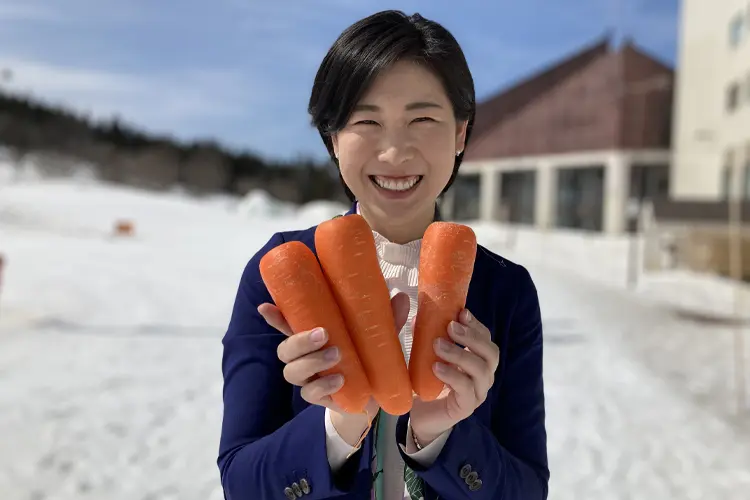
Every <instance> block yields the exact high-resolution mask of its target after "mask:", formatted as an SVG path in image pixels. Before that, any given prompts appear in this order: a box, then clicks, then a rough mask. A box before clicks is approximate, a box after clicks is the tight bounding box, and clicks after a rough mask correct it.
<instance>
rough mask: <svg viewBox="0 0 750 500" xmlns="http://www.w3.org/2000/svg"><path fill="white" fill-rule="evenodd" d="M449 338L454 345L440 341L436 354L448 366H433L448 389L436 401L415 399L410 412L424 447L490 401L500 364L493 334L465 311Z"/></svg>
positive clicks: (418, 437) (413, 429)
mask: <svg viewBox="0 0 750 500" xmlns="http://www.w3.org/2000/svg"><path fill="white" fill-rule="evenodd" d="M448 335H449V336H450V338H451V339H453V340H454V341H455V342H456V343H457V344H461V345H463V346H466V347H465V349H462V348H461V347H459V346H458V345H456V344H454V343H453V342H448V341H445V340H444V339H438V341H437V342H436V345H435V352H436V354H437V355H438V357H439V358H441V359H442V360H444V361H446V362H447V363H442V362H438V363H436V366H434V367H433V372H434V373H435V375H436V376H437V377H438V378H439V379H440V380H442V381H443V382H444V383H445V385H446V387H445V389H444V390H443V392H442V393H441V394H440V396H439V397H438V398H437V399H436V400H434V401H422V400H421V399H419V397H418V396H415V397H414V404H413V406H412V409H411V413H410V423H411V429H412V433H413V434H414V437H415V438H416V440H417V441H418V442H419V444H420V445H421V446H427V445H428V444H430V443H431V442H432V441H434V440H435V439H436V438H437V437H438V436H440V434H442V433H443V432H445V431H447V430H449V429H451V428H452V427H453V426H454V425H455V424H457V423H458V422H460V421H462V420H464V419H465V418H468V417H469V416H470V415H471V414H472V413H474V410H475V409H476V408H477V407H478V406H479V405H481V404H482V403H483V402H484V401H485V399H487V393H488V392H489V390H490V388H491V387H492V384H493V382H494V380H495V370H496V369H497V366H498V364H499V363H500V349H499V348H498V346H497V344H495V343H494V342H493V341H492V337H491V334H490V331H489V330H488V329H487V327H486V326H484V325H483V324H482V323H480V322H479V320H477V319H476V318H475V317H473V316H472V315H471V313H469V311H468V310H466V309H464V310H463V311H461V314H460V315H459V322H455V321H454V322H451V324H450V325H449V326H448Z"/></svg>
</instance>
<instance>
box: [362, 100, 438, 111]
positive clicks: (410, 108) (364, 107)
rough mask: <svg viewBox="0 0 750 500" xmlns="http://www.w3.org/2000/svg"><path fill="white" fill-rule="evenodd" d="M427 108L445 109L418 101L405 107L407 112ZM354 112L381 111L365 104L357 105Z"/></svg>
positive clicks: (435, 104)
mask: <svg viewBox="0 0 750 500" xmlns="http://www.w3.org/2000/svg"><path fill="white" fill-rule="evenodd" d="M426 108H438V109H442V108H443V107H442V106H441V105H440V104H438V103H436V102H432V101H416V102H411V103H409V104H407V105H406V106H405V109H406V110H407V111H413V110H415V109H426ZM354 111H355V112H356V111H374V112H377V111H380V107H379V106H376V105H374V104H365V103H363V104H357V105H356V106H354Z"/></svg>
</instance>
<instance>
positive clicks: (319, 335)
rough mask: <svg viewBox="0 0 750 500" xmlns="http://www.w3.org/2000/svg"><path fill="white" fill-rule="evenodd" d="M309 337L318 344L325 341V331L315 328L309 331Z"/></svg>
mask: <svg viewBox="0 0 750 500" xmlns="http://www.w3.org/2000/svg"><path fill="white" fill-rule="evenodd" d="M310 339H311V340H312V341H313V342H315V343H316V344H320V343H323V342H325V340H326V332H325V330H323V329H322V328H316V329H315V330H313V331H312V333H310Z"/></svg>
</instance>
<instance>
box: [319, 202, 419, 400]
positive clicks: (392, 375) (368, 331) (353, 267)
mask: <svg viewBox="0 0 750 500" xmlns="http://www.w3.org/2000/svg"><path fill="white" fill-rule="evenodd" d="M315 248H316V251H317V254H318V259H319V260H320V264H321V267H322V268H323V272H324V274H325V275H326V278H328V281H329V283H330V284H331V289H332V290H333V294H334V296H335V297H336V301H337V302H338V304H339V307H340V308H341V312H342V313H343V315H344V320H345V321H346V325H347V328H348V330H349V333H350V334H351V336H352V341H353V342H354V347H355V348H356V349H357V354H359V359H360V360H362V365H363V366H364V368H365V373H366V374H367V378H368V380H369V381H370V387H371V388H372V395H373V398H374V399H375V401H376V402H377V403H378V404H379V405H380V408H381V409H382V410H383V411H384V412H386V413H389V414H391V415H403V414H405V413H408V412H409V410H411V403H412V396H413V393H412V390H411V383H410V381H409V371H408V369H407V367H406V360H405V359H404V354H403V351H402V349H401V343H400V342H399V339H398V332H397V331H396V323H395V318H394V316H393V310H392V309H391V300H390V293H389V292H388V285H387V284H386V282H385V278H384V277H383V274H382V271H381V270H380V263H379V261H378V256H377V251H376V247H375V239H374V237H373V234H372V230H371V229H370V226H369V225H368V224H367V222H366V221H365V220H364V219H363V218H362V216H360V215H357V214H351V215H345V216H342V217H336V218H334V219H331V220H327V221H324V222H322V223H321V224H319V225H318V227H317V229H316V231H315Z"/></svg>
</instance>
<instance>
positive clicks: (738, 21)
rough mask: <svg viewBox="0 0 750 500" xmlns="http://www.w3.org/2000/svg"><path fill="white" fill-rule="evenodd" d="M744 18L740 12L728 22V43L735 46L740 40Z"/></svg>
mask: <svg viewBox="0 0 750 500" xmlns="http://www.w3.org/2000/svg"><path fill="white" fill-rule="evenodd" d="M744 23H745V20H744V18H743V16H742V14H737V15H735V16H734V17H733V18H732V20H731V21H730V22H729V45H730V46H732V47H736V46H738V45H739V44H740V41H742V34H743V28H744Z"/></svg>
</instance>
